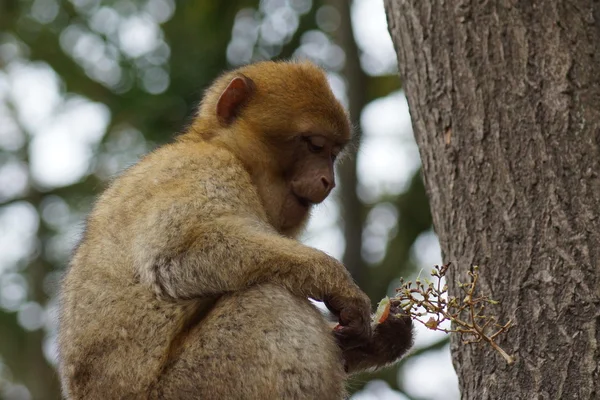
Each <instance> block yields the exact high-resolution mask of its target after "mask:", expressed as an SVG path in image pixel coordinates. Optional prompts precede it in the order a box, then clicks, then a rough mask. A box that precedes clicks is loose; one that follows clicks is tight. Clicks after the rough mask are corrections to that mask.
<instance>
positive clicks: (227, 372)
mask: <svg viewBox="0 0 600 400" xmlns="http://www.w3.org/2000/svg"><path fill="white" fill-rule="evenodd" d="M350 140H351V124H350V120H349V116H348V114H347V112H346V111H345V109H344V108H343V106H342V105H341V104H340V103H339V101H338V100H336V98H335V96H334V95H333V93H332V91H331V89H330V87H329V85H328V82H327V77H326V75H325V73H324V71H323V70H322V69H321V68H320V67H318V66H316V65H315V64H312V63H310V62H307V61H303V62H300V61H277V62H275V61H264V62H259V63H255V64H249V65H246V66H243V67H240V68H238V69H235V70H232V71H229V72H226V73H224V74H223V75H221V76H220V77H219V78H217V79H216V80H215V82H214V83H213V84H212V86H210V87H209V88H208V89H207V90H206V92H205V95H204V97H203V99H202V100H201V102H200V106H199V108H198V111H197V114H196V116H195V118H194V120H193V122H192V123H191V124H190V125H189V127H188V128H187V129H186V130H185V131H184V132H183V133H182V134H180V135H178V136H177V137H176V138H175V140H174V141H173V142H171V143H169V144H166V145H163V146H161V147H159V148H158V149H156V150H154V151H152V152H151V153H149V154H147V155H146V156H144V157H142V159H141V160H140V161H139V162H138V163H136V164H135V165H134V166H132V167H130V168H129V169H127V170H126V171H124V172H123V173H122V174H121V175H120V176H119V177H117V178H116V179H114V180H113V181H112V182H111V183H110V184H109V186H108V188H107V189H106V190H105V191H104V192H103V193H102V194H101V195H100V196H99V198H98V200H97V202H96V204H95V205H94V207H93V209H92V211H91V212H90V214H89V216H88V218H87V220H86V228H85V231H84V233H83V235H82V236H83V237H82V239H81V241H80V242H79V244H78V245H77V247H76V249H75V251H74V253H73V256H72V259H71V261H70V263H69V266H68V268H67V271H66V273H65V276H64V278H63V281H62V284H61V293H60V306H59V336H58V353H59V375H60V379H61V384H62V388H63V393H64V395H65V397H66V398H67V399H92V400H93V399H305V398H306V399H325V400H327V399H341V398H343V397H344V396H345V393H346V392H345V388H344V386H345V382H346V379H347V378H348V376H350V375H351V374H353V373H356V372H359V371H361V370H364V369H372V368H377V367H381V366H383V365H386V364H389V363H392V362H394V361H396V360H397V359H399V358H400V357H401V356H402V355H403V354H404V353H405V352H406V351H407V350H408V349H409V348H410V346H411V345H412V324H411V319H410V318H408V317H407V316H406V315H403V314H402V312H401V309H400V308H399V305H397V304H395V305H393V307H394V308H393V310H394V313H392V314H393V315H391V316H390V318H388V320H387V321H385V322H383V323H381V324H374V323H373V322H372V317H371V303H370V300H369V298H368V297H367V295H366V294H365V293H364V292H363V291H362V290H361V289H360V288H359V287H358V286H357V285H356V283H355V282H354V281H353V279H352V277H351V275H350V274H349V272H348V271H347V270H346V268H345V267H344V265H343V264H342V263H341V262H340V261H338V260H336V259H335V258H333V257H331V256H329V255H327V254H326V253H324V252H322V251H319V250H317V249H314V248H311V247H308V246H306V245H304V244H302V243H301V242H300V241H299V240H298V235H299V234H300V233H301V232H302V230H303V229H304V228H305V226H306V223H307V221H308V218H309V216H310V212H311V210H312V208H313V206H314V205H316V204H319V203H321V202H322V201H323V200H325V198H326V197H327V196H328V195H329V194H330V192H331V191H332V189H333V188H334V186H335V172H334V164H335V163H336V158H337V157H338V156H339V155H340V153H341V152H342V151H343V150H344V148H345V147H346V145H347V144H348V143H349V141H350ZM309 298H310V299H314V300H318V301H323V302H324V303H325V305H326V306H327V308H328V309H329V310H331V312H332V313H333V314H334V315H335V316H336V318H337V319H338V321H339V325H338V326H337V327H336V328H335V329H332V328H331V326H330V325H328V323H327V321H326V320H325V318H324V317H323V315H322V313H320V312H319V311H318V310H317V309H316V308H315V307H314V306H313V305H312V304H311V303H310V301H309Z"/></svg>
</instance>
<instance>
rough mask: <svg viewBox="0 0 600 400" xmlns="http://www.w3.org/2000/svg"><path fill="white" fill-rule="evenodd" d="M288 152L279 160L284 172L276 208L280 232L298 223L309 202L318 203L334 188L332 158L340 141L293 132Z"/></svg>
mask: <svg viewBox="0 0 600 400" xmlns="http://www.w3.org/2000/svg"><path fill="white" fill-rule="evenodd" d="M290 145H291V146H292V149H291V154H290V152H287V151H285V150H283V151H280V154H286V153H287V155H288V157H285V158H284V159H281V158H280V160H279V163H280V168H281V170H282V171H284V177H283V178H284V179H283V180H284V182H283V183H284V185H285V186H284V188H282V191H283V190H285V195H284V199H285V200H284V202H283V204H282V205H281V209H280V221H281V228H282V230H283V231H287V230H293V229H296V228H297V227H299V226H302V225H303V224H304V222H305V221H306V219H307V218H308V216H309V214H310V209H311V208H312V206H313V205H315V204H319V203H321V202H322V201H323V200H325V199H326V198H327V196H329V194H330V193H331V191H332V190H333V188H334V187H335V172H334V163H335V159H336V157H337V156H338V154H339V153H340V151H341V149H342V146H343V144H342V143H337V142H336V141H335V140H333V138H331V137H328V136H326V135H318V134H300V135H296V136H295V138H294V141H293V143H290Z"/></svg>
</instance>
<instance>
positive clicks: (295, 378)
mask: <svg viewBox="0 0 600 400" xmlns="http://www.w3.org/2000/svg"><path fill="white" fill-rule="evenodd" d="M330 329H331V328H330V327H328V326H327V323H326V322H325V320H324V318H323V317H322V315H321V314H320V313H319V311H317V310H316V309H315V308H314V307H313V306H312V305H311V304H310V303H309V302H308V301H307V300H303V299H299V298H297V297H294V296H292V295H291V294H290V292H289V291H288V290H286V289H284V288H282V287H280V286H277V285H273V284H265V285H261V286H256V287H253V288H250V289H248V290H245V291H240V292H236V293H233V294H230V295H227V296H224V297H223V298H221V299H220V300H219V301H218V302H217V304H216V305H215V307H214V309H213V310H211V312H210V313H209V314H208V315H207V316H206V317H205V318H204V319H203V320H202V321H201V322H200V323H199V324H198V325H197V326H195V327H194V328H192V329H191V331H190V332H189V334H188V335H187V337H186V338H185V339H184V341H183V343H182V345H181V347H180V348H179V349H178V352H177V353H176V354H175V355H174V356H173V359H172V360H171V362H170V363H169V365H167V367H166V368H165V371H164V373H163V375H162V376H161V379H160V380H159V382H158V384H157V386H156V388H155V391H154V393H153V396H154V397H156V398H161V399H206V400H209V399H257V400H259V399H260V400H263V399H290V400H293V399H323V400H327V399H335V400H339V399H341V398H342V397H343V396H344V379H345V373H344V370H343V361H342V358H341V353H340V350H339V349H338V346H337V344H336V343H335V341H334V339H333V336H332V335H331V330H330Z"/></svg>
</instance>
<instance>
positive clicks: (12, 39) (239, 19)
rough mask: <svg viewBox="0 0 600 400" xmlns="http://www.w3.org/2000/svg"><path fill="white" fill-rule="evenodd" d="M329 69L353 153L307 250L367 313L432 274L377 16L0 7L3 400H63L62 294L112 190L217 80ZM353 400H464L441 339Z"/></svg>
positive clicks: (326, 11)
mask: <svg viewBox="0 0 600 400" xmlns="http://www.w3.org/2000/svg"><path fill="white" fill-rule="evenodd" d="M290 57H302V58H308V59H311V60H313V61H315V62H316V63H318V64H320V65H321V66H323V67H324V68H326V69H327V71H328V73H329V80H330V83H331V86H332V88H333V90H334V92H335V94H336V96H338V98H339V99H340V100H341V101H342V102H343V103H344V105H345V106H346V107H348V109H349V110H350V112H351V115H352V117H353V119H354V124H355V126H356V134H357V135H360V142H359V147H358V150H357V153H356V154H355V156H353V157H350V158H347V159H346V160H345V161H344V162H343V164H342V165H341V166H340V169H339V170H338V174H339V177H338V181H339V182H340V185H339V186H338V189H337V190H336V194H335V196H332V197H331V198H330V199H328V201H327V202H326V203H324V204H322V205H320V206H319V207H318V208H317V210H316V211H315V217H314V218H313V220H312V221H313V222H312V223H311V225H310V226H309V229H308V231H307V232H306V234H305V235H304V238H303V240H304V241H305V242H306V243H307V244H309V245H312V246H315V247H318V248H320V249H322V250H324V251H326V252H328V253H329V254H331V255H333V256H335V257H337V258H339V259H341V260H343V261H344V263H345V264H346V265H347V267H348V268H349V269H350V271H351V272H352V274H353V276H354V277H355V279H356V280H357V281H358V283H359V285H360V286H361V287H362V288H364V289H365V291H366V292H367V293H368V294H369V295H370V296H371V299H372V300H373V302H374V303H376V302H377V301H379V300H380V299H381V298H382V297H383V296H385V295H386V294H393V293H394V289H395V288H396V287H397V286H398V285H399V283H398V278H399V277H400V276H403V277H405V278H407V279H410V278H414V277H415V276H417V275H418V274H419V273H421V271H423V272H424V274H428V271H430V270H431V267H432V266H433V265H434V264H438V263H440V262H441V259H440V249H439V245H438V241H437V238H436V236H435V234H434V233H433V231H432V227H431V219H430V215H429V205H428V202H427V198H426V196H425V192H424V188H423V184H422V181H421V176H420V160H419V153H418V149H417V147H416V144H415V142H414V139H413V134H412V129H411V123H410V116H409V113H408V106H407V102H406V99H405V96H404V93H403V92H402V82H401V80H400V79H399V78H398V76H397V68H396V56H395V53H394V49H393V47H392V42H391V40H390V37H389V34H388V31H387V23H386V19H385V13H384V9H383V4H382V0H354V1H347V0H328V1H326V0H323V1H318V0H263V1H258V0H228V1H215V0H194V1H183V0H181V1H175V0H0V396H1V397H2V398H4V399H11V400H12V399H15V400H16V399H23V400H26V399H35V400H38V399H40V400H45V399H59V398H60V389H59V383H58V379H57V374H56V371H55V365H56V328H57V321H56V307H57V300H56V296H57V289H58V283H59V281H60V277H61V275H62V273H63V271H64V270H65V266H66V264H67V262H68V259H69V255H70V252H71V250H72V249H73V247H74V245H75V244H76V243H77V241H78V239H79V237H80V235H81V232H82V229H83V221H84V218H85V215H86V214H87V213H88V212H89V210H90V208H91V207H92V204H93V202H94V198H95V196H96V195H97V194H98V193H99V192H100V191H101V190H102V189H103V188H104V187H105V186H106V184H107V182H108V181H109V180H110V178H111V177H113V176H115V175H116V174H118V173H119V172H120V171H122V170H123V169H124V168H126V167H127V166H129V165H131V164H132V163H134V162H136V160H137V159H138V158H139V156H140V155H142V154H144V153H146V152H148V151H149V150H151V149H153V148H155V147H156V146H157V145H160V144H161V143H164V142H167V141H169V140H170V139H171V137H172V136H173V134H175V133H177V132H180V131H181V130H182V129H184V127H185V124H186V123H188V122H189V120H190V118H191V116H192V115H193V111H194V108H195V106H196V105H197V104H198V101H199V99H200V97H201V95H202V91H203V89H204V88H206V87H207V86H208V85H209V84H210V82H211V81H212V80H213V79H214V78H215V77H216V76H217V75H218V74H219V73H221V72H222V71H223V70H224V69H227V68H232V67H235V66H239V65H243V64H245V63H249V62H252V61H257V60H264V59H277V58H290ZM350 390H351V392H352V393H353V396H352V398H353V399H355V400H357V399H360V400H367V399H396V400H400V399H420V400H425V399H444V400H452V399H458V398H459V394H458V385H457V380H456V376H455V373H454V370H453V368H452V364H451V362H450V355H449V349H448V340H447V337H446V335H444V334H442V333H439V332H438V333H434V332H430V331H427V330H426V329H424V328H423V327H422V326H417V335H416V344H415V348H414V349H413V350H412V352H411V354H410V355H409V356H408V357H406V358H405V359H404V360H403V361H402V362H401V363H400V364H399V365H398V366H397V367H394V368H391V369H387V370H384V371H380V372H377V373H371V374H363V375H360V376H357V377H355V378H353V379H352V381H351V382H350Z"/></svg>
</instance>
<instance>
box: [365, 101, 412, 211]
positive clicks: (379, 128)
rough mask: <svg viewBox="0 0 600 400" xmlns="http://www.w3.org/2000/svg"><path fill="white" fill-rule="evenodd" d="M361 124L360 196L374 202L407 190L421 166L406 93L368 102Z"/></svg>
mask: <svg viewBox="0 0 600 400" xmlns="http://www.w3.org/2000/svg"><path fill="white" fill-rule="evenodd" d="M361 125H362V129H363V139H362V143H361V147H360V150H359V153H358V180H359V185H360V187H359V196H360V197H361V199H362V200H363V201H366V202H369V203H372V202H375V201H377V199H378V198H379V197H381V196H382V195H385V194H399V193H401V192H403V191H404V190H406V186H407V184H408V183H409V181H410V179H411V178H412V176H413V175H414V173H415V172H416V171H417V169H418V168H419V166H420V165H421V161H420V158H419V153H418V149H417V146H416V143H415V141H414V137H413V133H412V125H411V122H410V115H409V113H408V103H407V101H406V97H405V96H404V92H402V91H400V92H396V93H393V94H391V95H389V96H387V97H384V98H381V99H377V100H375V101H373V102H371V103H370V104H368V105H367V106H366V107H365V109H364V110H363V113H362V116H361Z"/></svg>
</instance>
